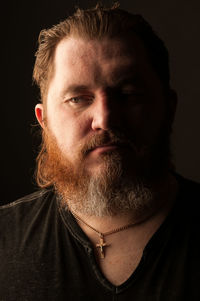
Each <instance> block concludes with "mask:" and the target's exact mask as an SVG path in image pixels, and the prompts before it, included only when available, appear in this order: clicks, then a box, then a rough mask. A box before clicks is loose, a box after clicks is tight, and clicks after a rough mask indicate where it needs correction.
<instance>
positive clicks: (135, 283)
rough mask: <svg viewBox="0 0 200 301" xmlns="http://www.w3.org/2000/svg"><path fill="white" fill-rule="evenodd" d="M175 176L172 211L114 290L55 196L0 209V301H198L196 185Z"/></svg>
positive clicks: (39, 195)
mask: <svg viewBox="0 0 200 301" xmlns="http://www.w3.org/2000/svg"><path fill="white" fill-rule="evenodd" d="M176 177H177V179H178V182H179V185H180V189H179V194H178V197H177V201H176V204H175V206H174V208H173V210H172V211H171V213H170V214H169V216H168V217H167V218H166V220H165V221H164V223H163V224H162V225H161V226H160V228H159V229H158V231H157V232H156V233H155V234H154V235H153V237H152V238H151V239H150V241H149V242H148V244H147V246H146V247H145V250H144V252H143V256H142V259H141V261H140V263H139V265H138V267H137V269H136V270H135V271H134V273H133V274H132V275H131V276H130V278H129V279H128V280H127V281H126V282H125V283H123V284H122V285H120V286H117V287H116V286H114V285H112V284H111V283H109V281H108V280H107V279H106V278H105V277H104V276H103V275H102V273H101V271H100V270H99V267H98V265H97V263H96V261H95V256H94V253H93V249H92V245H91V243H90V241H89V240H88V238H87V237H86V235H85V234H84V233H83V232H82V230H81V228H80V227H79V226H78V225H77V223H76V221H75V220H74V218H73V216H72V215H71V213H70V212H68V211H66V210H64V209H63V208H60V206H59V201H58V198H57V197H56V195H55V193H54V192H53V190H51V189H49V190H40V191H38V192H35V193H33V194H31V195H28V196H26V197H24V198H22V199H19V200H18V201H16V202H13V203H11V204H8V205H5V206H2V207H0V266H1V271H0V301H33V300H34V301H35V300H39V301H47V300H50V301H53V300H54V301H55V300H56V301H61V300H63V301H64V300H65V301H66V300H70V301H72V300H73V301H76V300H84V301H85V300H86V301H90V300H91V301H102V300H103V301H108V300H109V301H115V300H116V301H121V300H128V301H130V300H134V301H179V300H187V301H196V300H200V284H199V283H200V237H199V233H200V213H199V209H200V184H196V183H194V182H192V181H189V180H186V179H183V178H182V177H180V176H178V175H176Z"/></svg>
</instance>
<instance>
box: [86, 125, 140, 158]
mask: <svg viewBox="0 0 200 301" xmlns="http://www.w3.org/2000/svg"><path fill="white" fill-rule="evenodd" d="M110 144H111V145H112V144H113V145H118V146H122V147H127V148H130V149H132V150H135V144H134V143H133V141H132V140H131V139H130V138H128V137H127V136H126V135H125V134H124V133H122V132H118V131H111V130H108V131H106V132H104V133H102V134H95V135H93V136H92V137H90V139H88V141H86V142H85V144H84V146H83V147H82V148H81V151H80V152H81V154H82V155H83V156H86V155H87V154H88V153H89V152H90V151H92V150H93V149H95V148H96V147H100V146H103V145H110Z"/></svg>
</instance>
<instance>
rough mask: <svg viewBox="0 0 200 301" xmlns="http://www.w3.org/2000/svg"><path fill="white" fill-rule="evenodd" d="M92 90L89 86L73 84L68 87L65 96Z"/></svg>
mask: <svg viewBox="0 0 200 301" xmlns="http://www.w3.org/2000/svg"><path fill="white" fill-rule="evenodd" d="M90 88H91V87H90V86H87V85H77V84H72V85H70V86H68V87H67V89H66V90H65V91H64V92H63V94H64V95H66V94H72V93H79V92H83V91H86V90H89V89H90Z"/></svg>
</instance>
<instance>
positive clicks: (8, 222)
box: [0, 189, 55, 229]
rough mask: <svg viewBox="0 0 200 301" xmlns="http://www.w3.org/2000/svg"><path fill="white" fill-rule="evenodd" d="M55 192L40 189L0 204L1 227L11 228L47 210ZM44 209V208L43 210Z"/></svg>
mask: <svg viewBox="0 0 200 301" xmlns="http://www.w3.org/2000/svg"><path fill="white" fill-rule="evenodd" d="M54 199H55V194H54V192H53V190H52V189H41V190H38V191H36V192H34V193H31V194H29V195H26V196H24V197H22V198H20V199H18V200H16V201H14V202H11V203H9V204H6V205H3V206H0V226H1V229H2V227H3V229H5V228H8V227H9V228H10V227H11V228H12V227H15V226H16V225H18V224H23V223H27V222H28V221H30V220H31V219H33V218H34V216H36V215H38V213H41V212H43V211H47V210H48V208H49V207H50V206H51V204H52V203H53V200H54ZM43 209H45V210H43Z"/></svg>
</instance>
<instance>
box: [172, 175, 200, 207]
mask: <svg viewBox="0 0 200 301" xmlns="http://www.w3.org/2000/svg"><path fill="white" fill-rule="evenodd" d="M175 177H176V179H177V181H178V184H179V198H181V199H182V201H184V202H183V204H185V205H187V206H188V208H192V207H193V206H195V205H196V206H200V183H198V182H195V181H193V180H190V179H186V178H184V177H182V176H180V175H178V174H176V175H175ZM193 209H194V207H193Z"/></svg>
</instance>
